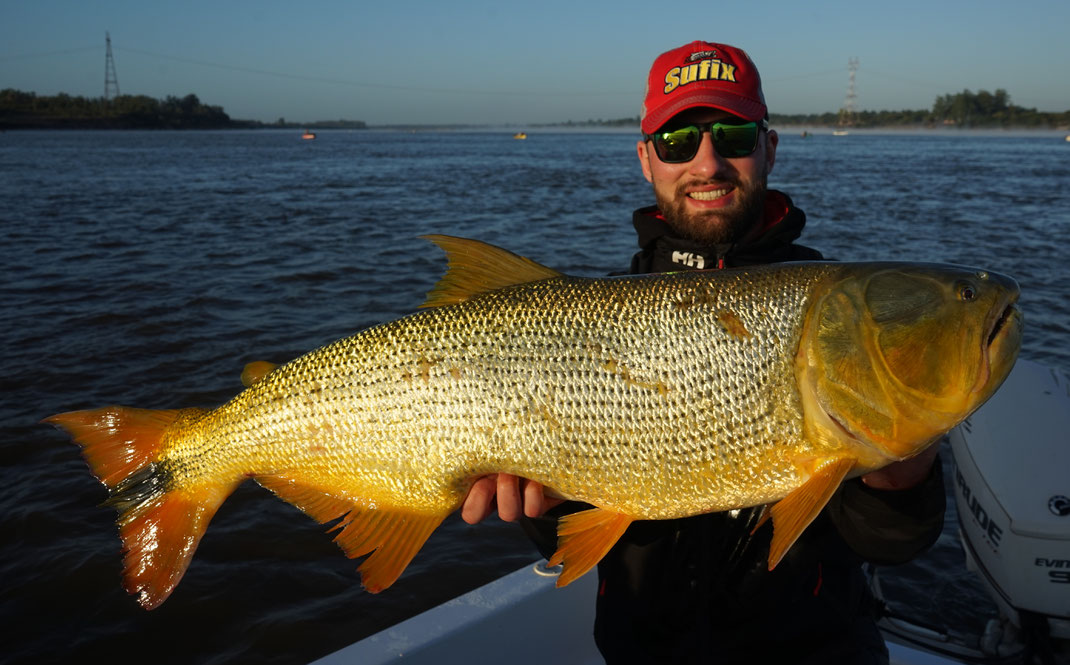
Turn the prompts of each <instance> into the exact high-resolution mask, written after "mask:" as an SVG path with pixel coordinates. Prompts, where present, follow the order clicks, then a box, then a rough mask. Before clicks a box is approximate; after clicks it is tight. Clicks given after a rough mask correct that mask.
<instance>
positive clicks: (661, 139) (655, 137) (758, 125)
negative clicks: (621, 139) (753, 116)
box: [643, 118, 769, 164]
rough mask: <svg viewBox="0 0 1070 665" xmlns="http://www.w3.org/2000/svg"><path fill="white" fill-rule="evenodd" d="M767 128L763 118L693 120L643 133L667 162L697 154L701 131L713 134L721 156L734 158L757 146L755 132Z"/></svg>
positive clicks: (681, 161) (742, 155)
mask: <svg viewBox="0 0 1070 665" xmlns="http://www.w3.org/2000/svg"><path fill="white" fill-rule="evenodd" d="M763 129H769V123H768V122H766V120H765V119H764V118H763V119H762V120H760V121H759V122H745V123H743V124H732V123H728V122H706V123H693V124H690V125H684V126H683V127H677V128H675V129H666V130H663V131H659V132H655V133H653V134H644V135H643V137H644V138H645V139H646V140H647V141H653V142H654V152H655V153H657V155H658V159H660V160H661V161H663V162H665V163H666V164H680V163H683V162H690V161H691V160H692V159H694V158H695V155H696V154H698V147H699V146H700V145H701V144H702V132H709V133H710V136H711V137H713V149H714V150H716V151H717V154H718V155H720V156H721V157H726V158H728V159H733V158H737V157H746V156H747V155H749V154H751V153H752V152H754V149H755V148H757V147H758V134H759V132H761V130H763Z"/></svg>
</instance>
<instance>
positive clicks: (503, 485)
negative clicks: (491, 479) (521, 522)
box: [497, 473, 523, 522]
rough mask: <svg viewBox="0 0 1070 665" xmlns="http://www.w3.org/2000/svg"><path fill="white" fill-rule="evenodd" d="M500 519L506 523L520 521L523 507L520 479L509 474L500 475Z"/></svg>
mask: <svg viewBox="0 0 1070 665" xmlns="http://www.w3.org/2000/svg"><path fill="white" fill-rule="evenodd" d="M497 484H498V517H500V518H501V519H502V521H504V522H515V521H516V520H518V519H520V515H521V514H522V512H523V505H522V504H521V500H520V479H519V478H517V477H516V476H514V475H512V474H508V473H499V474H498V483H497Z"/></svg>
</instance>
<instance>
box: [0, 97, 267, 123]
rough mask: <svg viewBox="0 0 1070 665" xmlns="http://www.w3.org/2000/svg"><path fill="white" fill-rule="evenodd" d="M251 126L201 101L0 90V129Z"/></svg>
mask: <svg viewBox="0 0 1070 665" xmlns="http://www.w3.org/2000/svg"><path fill="white" fill-rule="evenodd" d="M236 126H248V123H242V122H235V121H233V120H231V119H230V116H228V115H227V114H226V113H225V112H224V111H223V109H222V107H219V106H207V105H205V104H202V103H201V100H199V99H197V95H186V96H185V97H182V98H178V97H170V96H169V97H167V98H166V99H163V100H157V99H153V98H152V97H146V96H145V95H120V96H118V97H116V98H114V99H110V100H106V99H104V98H103V97H98V98H87V97H72V96H70V95H67V94H62V93H61V94H58V95H54V96H47V97H46V96H40V97H39V96H37V95H36V94H35V93H32V92H22V91H20V90H12V89H10V88H8V89H6V90H0V128H4V129H36V128H42V129H44V128H56V127H59V128H71V129H150V128H151V129H218V128H226V127H236Z"/></svg>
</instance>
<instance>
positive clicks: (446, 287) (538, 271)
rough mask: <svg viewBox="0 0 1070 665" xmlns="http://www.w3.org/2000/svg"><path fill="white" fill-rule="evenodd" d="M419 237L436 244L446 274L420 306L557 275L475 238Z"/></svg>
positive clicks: (551, 269) (447, 303)
mask: <svg viewBox="0 0 1070 665" xmlns="http://www.w3.org/2000/svg"><path fill="white" fill-rule="evenodd" d="M420 237H421V238H423V239H425V240H430V241H431V242H433V243H435V244H436V245H438V246H439V247H440V248H441V249H442V251H444V252H446V256H447V258H448V259H449V269H448V270H447V271H446V274H445V275H444V276H443V277H442V279H440V280H439V282H438V284H436V285H435V286H434V288H433V289H431V291H430V292H429V293H428V294H427V300H426V301H424V304H422V305H420V307H441V306H443V305H453V304H456V303H459V302H464V301H465V300H468V299H469V298H471V297H472V296H475V295H479V294H480V293H486V292H487V291H495V290H497V289H501V288H505V287H507V286H513V285H515V284H526V283H527V282H537V281H539V280H542V279H548V278H550V277H560V276H561V273H559V272H557V271H556V270H554V269H553V268H547V267H546V266H544V265H542V264H539V263H536V262H534V261H532V260H531V259H526V258H524V257H523V256H519V255H517V254H513V253H512V252H510V251H509V250H506V249H502V248H501V247H495V246H494V245H488V244H487V243H485V242H480V241H479V240H471V239H469V238H456V237H454V236H444V235H425V236H420Z"/></svg>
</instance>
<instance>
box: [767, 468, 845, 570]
mask: <svg viewBox="0 0 1070 665" xmlns="http://www.w3.org/2000/svg"><path fill="white" fill-rule="evenodd" d="M854 465H855V459H854V458H853V457H835V458H830V459H827V460H820V461H818V462H817V463H815V464H814V471H813V474H812V475H811V476H810V478H809V480H807V481H806V482H805V483H803V485H802V486H801V487H798V488H796V489H795V490H794V491H793V492H792V493H791V494H789V495H787V496H786V497H784V498H783V499H781V500H780V501H778V502H777V503H776V504H774V505H773V507H772V508H770V509H769V514H770V515H771V516H772V518H773V540H772V542H771V543H770V544H769V570H772V569H773V568H776V565H777V564H778V563H780V560H781V559H783V558H784V555H785V554H787V552H788V550H789V549H791V546H792V544H793V543H795V541H796V540H798V538H799V536H800V535H802V532H803V531H804V530H805V529H806V527H807V526H809V525H810V522H813V521H814V518H815V517H817V515H818V513H820V512H821V509H822V508H824V507H825V504H826V503H828V501H829V499H831V498H832V494H833V493H834V492H835V491H836V488H838V487H839V486H840V482H842V481H843V479H844V478H845V477H846V476H847V472H848V471H850V470H851V469H852V468H853V467H854Z"/></svg>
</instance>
